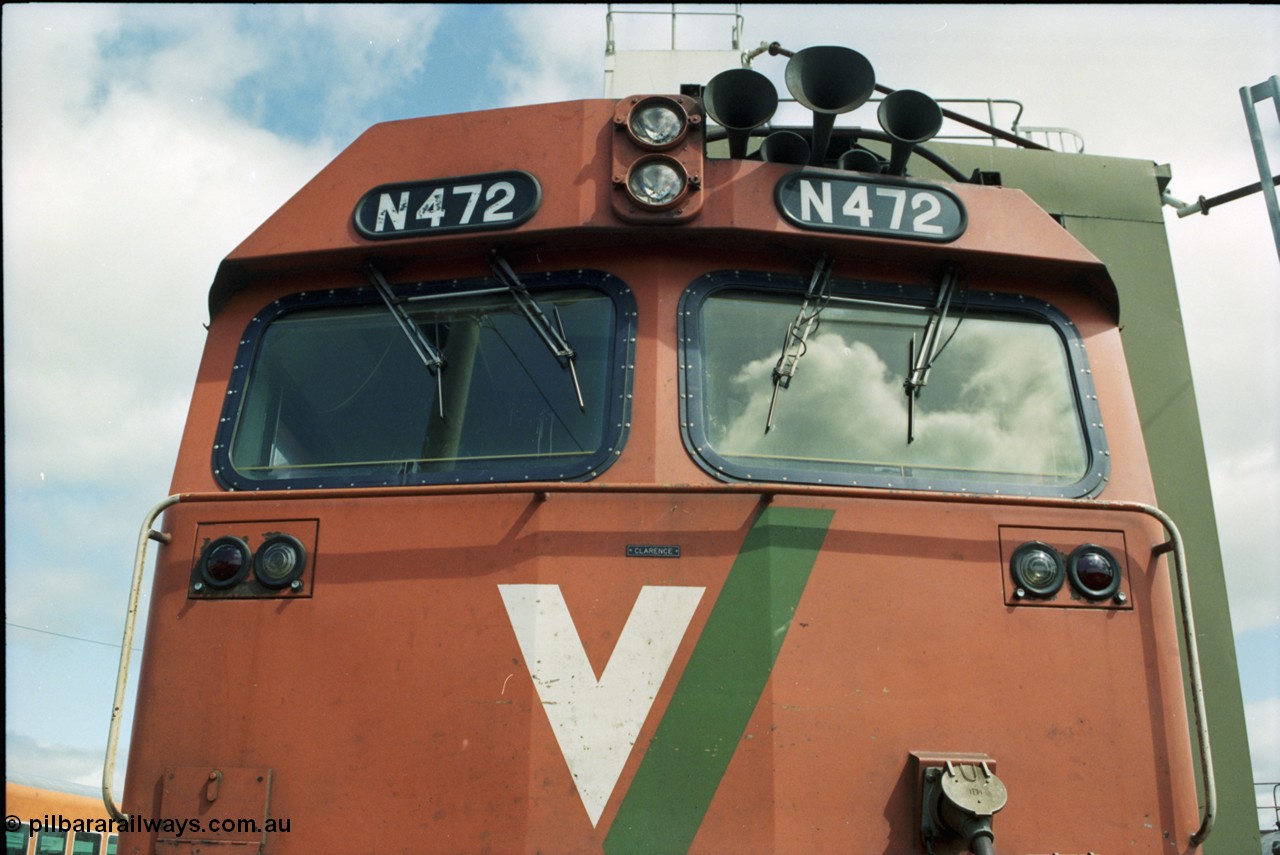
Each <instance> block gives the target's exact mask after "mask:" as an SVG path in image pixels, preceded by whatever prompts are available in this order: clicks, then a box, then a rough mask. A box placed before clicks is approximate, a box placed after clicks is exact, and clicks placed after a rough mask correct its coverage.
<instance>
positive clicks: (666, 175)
mask: <svg viewBox="0 0 1280 855" xmlns="http://www.w3.org/2000/svg"><path fill="white" fill-rule="evenodd" d="M688 186H689V178H688V176H687V175H686V174H685V171H684V167H683V166H681V165H680V162H679V161H677V160H674V159H672V158H670V157H650V158H644V159H642V160H638V161H636V163H635V165H634V166H632V167H631V171H630V173H629V174H628V175H627V192H628V193H629V194H630V195H631V198H632V199H634V200H635V201H636V203H637V204H639V205H643V206H644V207H646V208H651V209H655V210H656V209H659V208H669V207H671V206H672V205H674V204H675V203H676V202H678V201H680V199H681V198H682V197H683V196H684V193H685V190H686V189H687V188H688Z"/></svg>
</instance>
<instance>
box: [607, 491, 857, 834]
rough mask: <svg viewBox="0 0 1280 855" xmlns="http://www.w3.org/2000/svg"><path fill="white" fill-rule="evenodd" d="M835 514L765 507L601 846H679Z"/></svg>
mask: <svg viewBox="0 0 1280 855" xmlns="http://www.w3.org/2000/svg"><path fill="white" fill-rule="evenodd" d="M833 515H834V512H832V511H829V510H821V509H815V508H781V507H768V508H765V509H764V510H763V511H762V512H761V513H760V516H759V517H757V518H756V521H755V523H754V524H753V525H752V526H751V530H750V531H749V532H748V533H747V539H746V541H745V542H744V543H743V544H742V551H741V552H739V553H738V558H737V560H735V561H734V563H733V567H732V568H731V569H730V571H729V578H728V579H726V580H725V583H724V587H723V588H722V589H721V590H720V595H719V596H718V597H717V598H716V604H715V607H714V608H713V609H712V610H711V616H710V617H709V618H708V619H707V626H706V628H705V629H703V631H702V636H701V638H699V640H698V645H697V647H695V648H694V650H693V655H692V657H691V658H690V660H689V664H688V666H686V668H685V671H684V675H683V676H682V677H681V678H680V683H679V684H678V685H677V686H676V691H675V694H674V695H673V696H672V698H671V704H670V706H669V707H668V708H667V711H666V713H665V714H664V715H663V717H662V721H661V722H660V723H659V725H658V730H657V733H655V734H654V737H653V743H652V744H651V745H650V746H649V749H648V750H647V751H646V752H645V755H644V760H643V761H642V762H641V764H640V768H639V769H638V770H637V771H636V777H635V780H634V781H633V782H632V784H631V789H630V790H628V792H627V795H626V798H625V799H623V802H622V805H621V806H620V807H619V808H618V816H617V818H616V819H615V820H614V822H613V826H612V827H611V828H610V829H609V835H608V837H606V839H605V845H604V848H605V852H606V853H628V852H654V853H659V852H661V853H676V852H685V851H687V850H688V849H689V847H690V845H692V843H693V838H694V836H695V835H696V834H697V833H698V827H699V826H700V825H701V824H702V818H703V816H704V815H705V814H706V812H707V809H708V808H709V807H710V806H711V799H712V798H713V797H714V796H715V792H716V788H717V787H719V785H720V779H721V778H723V777H724V773H725V770H726V769H728V768H729V761H730V760H731V759H732V758H733V753H734V750H735V749H736V748H737V746H738V743H739V742H740V741H741V740H742V734H743V731H744V730H745V729H746V727H747V722H748V721H749V720H750V719H751V716H752V713H754V712H755V708H756V704H757V702H758V701H759V700H760V695H761V693H762V692H764V688H765V683H767V682H768V680H769V674H770V673H771V672H772V671H773V665H774V662H776V661H777V659H778V652H779V651H780V650H781V649H782V642H783V641H785V640H786V636H787V629H788V628H789V627H790V625H791V618H792V617H793V616H794V615H795V611H796V606H797V605H798V604H799V602H800V595H801V594H803V593H804V588H805V585H806V584H807V583H808V581H809V571H811V570H812V569H813V564H814V562H815V561H816V560H817V558H818V551H819V550H820V549H821V548H822V541H823V540H824V539H826V536H827V527H828V526H830V524H831V518H832V516H833Z"/></svg>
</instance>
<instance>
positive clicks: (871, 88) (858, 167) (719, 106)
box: [703, 46, 943, 175]
mask: <svg viewBox="0 0 1280 855" xmlns="http://www.w3.org/2000/svg"><path fill="white" fill-rule="evenodd" d="M770 53H783V54H786V55H788V56H789V57H790V59H789V60H788V62H787V70H786V83H787V89H788V90H789V91H790V92H791V95H792V97H794V98H795V99H796V101H797V102H798V103H799V104H800V105H801V106H803V107H805V108H807V109H808V110H810V111H812V113H813V131H812V133H811V135H810V137H809V139H807V140H806V139H805V138H804V137H803V136H802V135H801V134H799V133H796V132H795V131H774V132H773V133H771V134H769V135H767V136H766V137H765V138H764V140H763V142H762V143H761V144H760V147H759V152H758V156H759V158H760V159H761V160H764V161H767V162H770V163H794V164H798V165H804V164H809V165H812V166H825V165H827V164H828V163H830V162H831V161H833V160H834V161H835V164H836V165H837V166H838V167H839V168H840V169H847V170H853V171H857V172H888V173H889V174H891V175H904V174H906V165H907V160H908V159H909V158H910V157H911V153H912V151H913V150H914V148H915V147H916V146H917V145H920V144H921V143H924V142H927V141H928V140H930V139H932V138H933V137H934V135H936V134H937V133H938V131H939V130H940V129H941V128H942V118H943V117H942V109H941V108H940V107H939V106H938V103H937V102H936V101H934V100H933V99H932V98H930V97H929V96H928V95H925V94H924V93H921V92H916V91H915V90H911V89H900V90H898V91H896V92H890V93H889V94H888V95H887V96H886V97H885V99H884V101H882V102H881V104H880V109H879V111H878V112H877V117H878V118H879V120H880V126H881V127H882V128H883V129H884V135H883V136H880V135H876V136H877V138H879V139H887V140H888V141H889V143H890V145H891V150H890V156H889V160H888V163H887V164H886V163H885V161H884V160H883V159H882V158H880V157H879V156H878V155H876V154H875V153H874V152H872V151H870V150H868V149H866V148H862V147H860V146H857V145H854V146H853V147H852V148H850V149H849V150H847V151H844V152H837V153H836V154H835V155H834V156H832V154H831V152H830V151H829V149H830V147H831V137H832V129H833V128H834V127H835V120H836V116H838V115H840V114H842V113H848V112H850V111H852V110H856V109H857V108H858V107H861V106H862V105H863V104H865V103H867V101H868V100H870V98H871V95H872V94H873V93H874V92H875V90H876V75H875V70H874V69H873V68H872V67H871V63H870V62H869V61H868V60H867V58H866V57H865V56H863V55H862V54H860V53H858V52H857V51H855V50H850V49H849V48H845V47H835V46H819V47H809V48H805V49H804V50H800V51H796V52H795V53H790V52H788V51H784V50H781V49H780V48H779V49H778V50H777V51H774V50H773V49H772V48H771V49H770ZM882 91H886V90H883V88H882ZM703 105H704V106H705V107H706V110H707V114H708V115H709V116H711V118H712V119H714V120H715V121H716V123H718V124H719V125H720V126H721V127H723V128H724V130H725V134H726V136H727V137H728V140H729V156H730V157H731V158H735V159H743V158H746V157H747V156H748V154H747V142H748V140H749V139H750V137H751V136H752V135H754V134H755V133H756V131H757V129H758V128H760V127H761V126H762V125H764V124H765V123H766V122H768V121H769V120H770V119H771V118H773V114H774V112H775V111H776V110H777V107H778V94H777V92H776V91H775V90H774V87H773V84H772V83H771V82H770V81H769V79H768V78H767V77H765V76H764V75H763V74H761V73H760V72H758V71H753V70H752V69H749V68H735V69H731V70H729V71H723V72H721V73H720V74H717V75H716V76H715V77H713V78H711V81H710V82H709V83H707V85H706V87H705V89H704V91H703ZM862 135H863V136H868V134H866V133H865V132H864V133H863V134H862Z"/></svg>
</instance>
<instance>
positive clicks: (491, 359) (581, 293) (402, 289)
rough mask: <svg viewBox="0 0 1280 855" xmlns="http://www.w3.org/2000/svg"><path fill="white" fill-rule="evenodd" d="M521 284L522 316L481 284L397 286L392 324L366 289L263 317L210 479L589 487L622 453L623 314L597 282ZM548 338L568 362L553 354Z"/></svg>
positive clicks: (626, 331) (548, 278)
mask: <svg viewBox="0 0 1280 855" xmlns="http://www.w3.org/2000/svg"><path fill="white" fill-rule="evenodd" d="M527 282H528V299H527V300H524V301H523V302H521V301H518V300H517V299H515V297H513V295H512V294H510V293H509V292H508V291H507V290H506V289H504V288H503V287H501V285H500V284H499V283H495V282H493V281H490V280H475V281H471V282H453V283H448V284H447V285H441V284H435V285H432V284H418V285H409V286H396V287H394V288H392V289H391V298H392V301H393V302H394V304H395V306H396V307H397V308H398V309H399V310H400V311H402V313H403V314H402V315H401V316H400V317H399V318H397V313H396V310H395V309H392V308H391V306H389V305H388V304H387V303H385V302H384V301H382V300H380V299H379V294H378V293H377V291H376V289H374V288H360V289H352V290H350V291H335V292H324V293H322V294H299V295H295V296H293V297H291V298H286V299H284V300H281V301H278V302H277V303H276V304H273V306H272V307H270V309H268V310H267V311H265V312H263V313H262V314H261V315H259V316H258V317H256V318H254V319H253V321H252V322H251V324H250V327H249V329H248V331H246V333H245V335H244V336H243V341H242V343H241V347H240V353H239V355H238V358H237V360H236V366H235V369H234V371H233V374H232V377H231V382H230V384H229V388H228V401H227V405H226V408H225V411H224V414H223V420H222V423H221V425H220V430H219V436H218V442H217V448H216V449H215V453H214V469H215V473H216V474H217V476H218V478H219V479H220V480H221V481H222V482H223V483H224V484H226V485H227V486H230V487H233V488H235V489H279V488H284V487H305V488H324V487H345V486H369V485H405V484H429V483H468V482H476V481H486V482H487V481H523V480H576V479H585V478H590V477H594V475H595V474H597V473H598V472H600V471H601V470H602V469H603V468H604V467H606V466H608V465H609V463H610V462H611V461H612V460H613V459H614V457H615V456H616V454H617V451H618V450H619V449H620V447H621V443H622V440H623V425H625V423H626V419H624V418H622V412H623V409H624V407H625V404H626V394H625V390H626V386H627V382H628V368H627V366H628V360H627V359H626V358H625V357H626V353H627V350H628V347H629V342H630V341H631V340H632V338H633V334H632V333H631V332H630V329H631V327H632V325H633V323H634V318H635V310H634V302H633V300H632V298H631V295H630V292H629V291H628V290H627V289H626V288H625V287H624V286H623V285H622V284H621V283H620V282H619V281H618V280H617V279H615V278H613V277H611V276H609V275H607V274H603V273H595V272H590V271H585V272H584V271H576V272H573V273H565V274H539V275H537V276H534V277H527ZM531 315H533V316H534V317H531ZM538 317H540V318H541V319H542V320H541V321H539V320H537V318H538ZM539 324H541V326H540V325H539ZM547 325H554V327H553V329H554V331H555V333H559V334H560V339H561V340H562V341H564V342H567V343H568V345H569V347H570V350H569V351H566V350H565V349H563V348H561V349H559V350H555V349H553V348H552V346H551V345H550V344H549V343H548V341H547V330H548V326H547Z"/></svg>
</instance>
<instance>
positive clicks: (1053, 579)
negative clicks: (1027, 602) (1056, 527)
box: [1009, 540, 1067, 597]
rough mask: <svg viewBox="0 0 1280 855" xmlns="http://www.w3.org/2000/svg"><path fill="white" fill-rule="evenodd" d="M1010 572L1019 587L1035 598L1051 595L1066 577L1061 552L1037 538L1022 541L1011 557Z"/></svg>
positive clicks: (1059, 587) (1060, 586) (1058, 588)
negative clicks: (1025, 541)
mask: <svg viewBox="0 0 1280 855" xmlns="http://www.w3.org/2000/svg"><path fill="white" fill-rule="evenodd" d="M1009 573H1010V575H1012V576H1013V582H1014V584H1015V585H1017V586H1018V589H1019V590H1022V591H1025V592H1026V593H1027V594H1029V595H1031V596H1033V597H1052V596H1053V595H1054V594H1056V593H1058V591H1059V590H1061V588H1062V583H1063V581H1064V580H1065V579H1066V577H1067V573H1066V565H1065V562H1064V561H1063V560H1062V554H1061V553H1060V552H1058V550H1056V549H1054V548H1053V547H1052V546H1049V545H1048V544H1046V543H1041V542H1040V541H1038V540H1033V541H1029V542H1027V543H1024V544H1022V545H1021V546H1019V547H1018V548H1017V549H1015V550H1014V551H1013V556H1012V557H1011V558H1010V559H1009Z"/></svg>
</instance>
